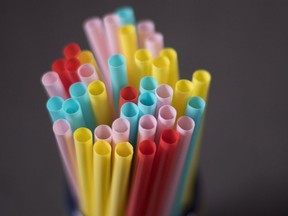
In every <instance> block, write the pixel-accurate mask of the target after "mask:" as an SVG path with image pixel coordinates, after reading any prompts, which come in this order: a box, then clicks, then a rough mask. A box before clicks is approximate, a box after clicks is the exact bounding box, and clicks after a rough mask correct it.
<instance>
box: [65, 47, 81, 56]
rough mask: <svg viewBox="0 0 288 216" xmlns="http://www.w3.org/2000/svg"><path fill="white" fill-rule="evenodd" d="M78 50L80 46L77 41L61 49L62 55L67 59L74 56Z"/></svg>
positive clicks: (79, 50)
mask: <svg viewBox="0 0 288 216" xmlns="http://www.w3.org/2000/svg"><path fill="white" fill-rule="evenodd" d="M80 52H81V48H80V46H79V45H78V44H77V43H70V44H67V45H66V46H65V47H64V49H63V55H64V56H65V58H67V59H70V58H73V57H76V56H77V55H78V54H79V53H80Z"/></svg>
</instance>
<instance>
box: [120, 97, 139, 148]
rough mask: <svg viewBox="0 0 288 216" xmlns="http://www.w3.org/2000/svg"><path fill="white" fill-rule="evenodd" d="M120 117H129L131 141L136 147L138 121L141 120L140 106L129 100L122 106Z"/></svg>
mask: <svg viewBox="0 0 288 216" xmlns="http://www.w3.org/2000/svg"><path fill="white" fill-rule="evenodd" d="M120 117H121V118H124V119H127V120H128V121H129V122H130V137H129V141H130V143H131V144H132V145H133V147H136V141H137V133H138V121H139V108H138V106H137V105H136V104H134V103H132V102H127V103H125V104H123V106H122V107H121V113H120Z"/></svg>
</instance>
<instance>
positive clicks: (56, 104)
mask: <svg viewBox="0 0 288 216" xmlns="http://www.w3.org/2000/svg"><path fill="white" fill-rule="evenodd" d="M63 103H64V100H63V98H61V97H58V96H55V97H51V98H49V99H48V101H47V103H46V108H47V110H48V112H49V115H50V118H51V120H52V122H55V121H57V120H58V119H65V116H64V112H63V109H62V106H63Z"/></svg>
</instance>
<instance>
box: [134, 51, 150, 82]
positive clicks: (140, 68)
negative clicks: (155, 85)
mask: <svg viewBox="0 0 288 216" xmlns="http://www.w3.org/2000/svg"><path fill="white" fill-rule="evenodd" d="M135 67H136V76H137V88H138V86H139V82H140V80H141V79H142V78H143V77H144V76H151V75H152V73H151V71H152V54H151V52H150V51H149V50H147V49H140V50H137V51H136V52H135Z"/></svg>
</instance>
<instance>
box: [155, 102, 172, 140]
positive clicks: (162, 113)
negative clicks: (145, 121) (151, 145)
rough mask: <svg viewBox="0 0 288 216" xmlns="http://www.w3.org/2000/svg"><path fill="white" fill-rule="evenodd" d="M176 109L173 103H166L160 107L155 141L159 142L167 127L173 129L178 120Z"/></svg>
mask: <svg viewBox="0 0 288 216" xmlns="http://www.w3.org/2000/svg"><path fill="white" fill-rule="evenodd" d="M176 115H177V112H176V109H175V108H174V107H173V106H171V105H164V106H162V107H161V108H160V109H159V114H158V119H157V129H156V135H155V143H156V144H158V143H159V141H160V136H161V134H162V132H163V131H164V130H165V129H172V128H173V127H174V124H175V120H176Z"/></svg>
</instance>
